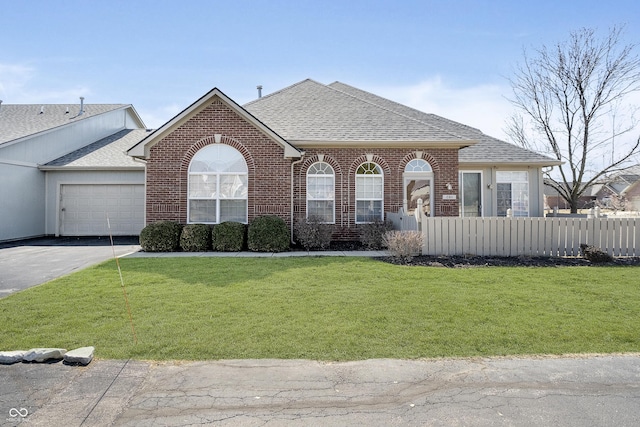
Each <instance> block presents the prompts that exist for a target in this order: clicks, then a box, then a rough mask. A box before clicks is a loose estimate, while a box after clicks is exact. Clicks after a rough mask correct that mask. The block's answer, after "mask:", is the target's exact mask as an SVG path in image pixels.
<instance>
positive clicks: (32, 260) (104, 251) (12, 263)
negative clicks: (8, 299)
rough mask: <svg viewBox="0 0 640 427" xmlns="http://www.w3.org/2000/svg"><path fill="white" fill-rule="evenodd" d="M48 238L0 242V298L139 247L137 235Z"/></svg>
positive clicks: (136, 249)
mask: <svg viewBox="0 0 640 427" xmlns="http://www.w3.org/2000/svg"><path fill="white" fill-rule="evenodd" d="M113 243H114V245H113V247H112V246H111V241H110V239H109V238H108V237H92V238H89V237H81V238H78V237H49V238H41V239H29V240H21V241H17V242H10V243H0V298H2V297H5V296H7V295H9V294H12V293H14V292H18V291H20V290H23V289H26V288H29V287H31V286H36V285H39V284H42V283H45V282H48V281H49V280H53V279H55V278H57V277H60V276H64V275H66V274H69V273H73V272H74V271H78V270H81V269H83V268H86V267H89V266H91V265H94V264H97V263H100V262H102V261H106V260H108V259H111V258H113V256H114V252H115V254H116V256H122V255H125V254H127V253H130V252H135V251H138V250H139V249H140V246H139V245H138V238H137V237H119V236H116V237H114V238H113Z"/></svg>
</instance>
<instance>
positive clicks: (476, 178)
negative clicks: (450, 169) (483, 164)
mask: <svg viewBox="0 0 640 427" xmlns="http://www.w3.org/2000/svg"><path fill="white" fill-rule="evenodd" d="M481 178H482V175H481V174H480V172H460V193H461V194H460V202H461V203H460V216H482V179H481Z"/></svg>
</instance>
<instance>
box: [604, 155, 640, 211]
mask: <svg viewBox="0 0 640 427" xmlns="http://www.w3.org/2000/svg"><path fill="white" fill-rule="evenodd" d="M597 198H598V201H599V204H600V205H601V206H603V207H605V208H610V209H615V210H625V211H640V165H636V166H631V167H629V168H626V169H624V170H621V171H619V172H617V173H615V174H614V175H612V176H610V177H609V178H608V179H607V181H606V183H605V184H604V185H603V186H602V189H601V190H600V191H599V192H598V194H597Z"/></svg>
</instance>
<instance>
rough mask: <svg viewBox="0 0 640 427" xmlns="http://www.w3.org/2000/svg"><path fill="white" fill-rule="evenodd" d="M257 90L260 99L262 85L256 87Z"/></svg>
mask: <svg viewBox="0 0 640 427" xmlns="http://www.w3.org/2000/svg"><path fill="white" fill-rule="evenodd" d="M256 89H258V98H262V85H258V86H256Z"/></svg>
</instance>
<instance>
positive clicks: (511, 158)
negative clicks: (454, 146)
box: [329, 82, 558, 165]
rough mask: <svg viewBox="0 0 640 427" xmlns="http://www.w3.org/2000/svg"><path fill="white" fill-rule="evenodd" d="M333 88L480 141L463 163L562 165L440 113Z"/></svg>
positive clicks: (342, 86) (462, 158) (465, 151)
mask: <svg viewBox="0 0 640 427" xmlns="http://www.w3.org/2000/svg"><path fill="white" fill-rule="evenodd" d="M329 86H330V87H332V88H334V89H336V90H340V91H342V92H345V93H348V94H350V95H352V96H355V97H358V98H361V99H363V100H366V101H368V102H371V103H375V104H378V105H381V106H383V107H384V108H387V109H389V110H392V111H396V112H398V113H399V114H403V115H405V116H408V117H412V118H413V119H415V120H419V121H421V122H424V123H428V124H430V125H432V126H435V127H439V128H441V129H443V130H445V131H447V132H450V133H451V134H454V135H457V136H459V137H461V138H466V139H473V140H476V141H478V143H477V144H476V145H472V146H470V147H465V148H462V149H461V150H460V151H459V154H458V160H459V162H460V163H478V164H480V163H483V164H484V163H526V164H538V165H550V164H557V163H558V162H557V161H555V160H554V159H551V158H549V157H546V156H543V155H541V154H538V153H535V152H533V151H529V150H526V149H524V148H521V147H518V146H516V145H513V144H509V143H508V142H505V141H502V140H499V139H497V138H493V137H491V136H489V135H485V134H484V133H482V131H480V130H479V129H476V128H473V127H471V126H467V125H464V124H462V123H458V122H455V121H453V120H449V119H446V118H444V117H441V116H438V115H436V114H428V113H424V112H422V111H419V110H416V109H414V108H411V107H407V106H406V105H402V104H399V103H397V102H394V101H391V100H389V99H386V98H382V97H380V96H378V95H374V94H372V93H370V92H366V91H364V90H361V89H358V88H355V87H353V86H349V85H347V84H344V83H340V82H334V83H331V84H330V85H329Z"/></svg>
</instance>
